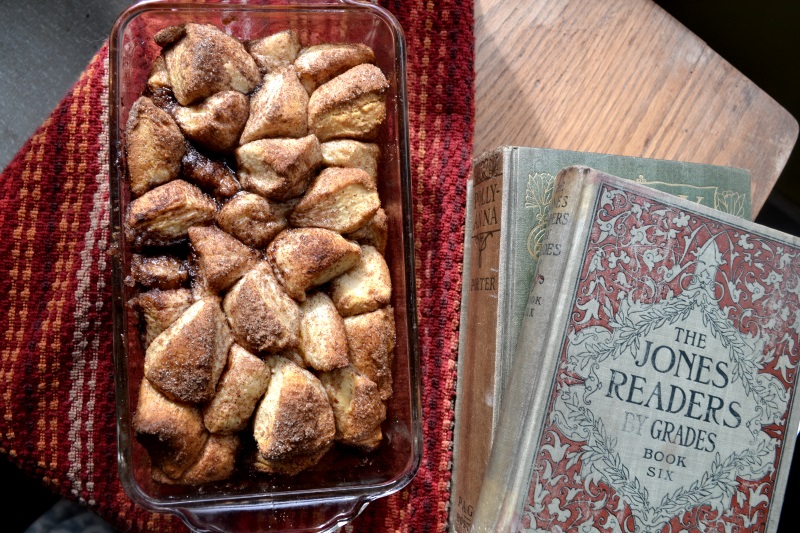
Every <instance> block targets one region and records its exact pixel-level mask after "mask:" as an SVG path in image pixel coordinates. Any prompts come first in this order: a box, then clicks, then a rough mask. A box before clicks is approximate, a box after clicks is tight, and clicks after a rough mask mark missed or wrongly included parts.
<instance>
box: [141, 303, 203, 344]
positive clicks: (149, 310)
mask: <svg viewBox="0 0 800 533" xmlns="http://www.w3.org/2000/svg"><path fill="white" fill-rule="evenodd" d="M133 302H134V303H135V305H136V308H137V309H138V311H139V316H140V317H141V319H142V320H143V321H144V339H143V343H144V348H145V349H147V347H148V346H150V344H151V343H152V342H153V341H154V340H155V338H156V337H158V336H159V335H160V334H161V332H162V331H164V330H165V329H167V328H168V327H169V326H170V325H171V324H172V323H173V322H175V321H176V320H178V318H180V316H181V315H182V314H183V313H184V312H185V311H186V310H187V309H189V307H191V305H192V303H194V300H193V299H192V293H191V291H190V290H189V289H174V290H163V291H162V290H160V289H153V290H151V291H147V292H143V293H141V294H140V295H139V296H137V297H136V298H135V299H134V300H133Z"/></svg>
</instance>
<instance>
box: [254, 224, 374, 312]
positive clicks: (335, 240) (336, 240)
mask: <svg viewBox="0 0 800 533" xmlns="http://www.w3.org/2000/svg"><path fill="white" fill-rule="evenodd" d="M360 255H361V249H360V248H359V246H358V245H357V244H355V243H353V242H350V241H348V240H346V239H345V238H344V237H342V236H341V235H339V234H338V233H335V232H333V231H330V230H327V229H322V228H291V229H287V230H284V231H282V232H281V233H279V234H278V236H277V237H275V239H274V240H273V241H272V242H271V243H270V245H269V246H268V247H267V260H268V261H269V262H270V264H271V265H272V267H273V270H274V272H275V276H276V277H277V278H278V280H279V281H280V283H281V285H282V286H283V288H284V289H285V290H286V292H287V293H288V294H289V296H291V297H292V298H294V299H295V300H297V301H300V302H302V301H303V300H305V298H306V295H305V292H306V290H308V289H310V288H312V287H316V286H318V285H321V284H323V283H325V282H327V281H329V280H331V279H333V278H335V277H337V276H339V275H340V274H342V273H343V272H347V271H348V270H350V269H351V268H353V266H355V265H356V264H357V263H358V260H359V257H360Z"/></svg>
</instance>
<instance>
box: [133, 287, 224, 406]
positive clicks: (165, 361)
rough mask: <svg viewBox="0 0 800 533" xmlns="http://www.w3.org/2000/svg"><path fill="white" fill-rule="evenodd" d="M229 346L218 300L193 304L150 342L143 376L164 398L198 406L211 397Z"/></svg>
mask: <svg viewBox="0 0 800 533" xmlns="http://www.w3.org/2000/svg"><path fill="white" fill-rule="evenodd" d="M231 344H232V339H231V334H230V329H229V328H228V324H227V322H226V321H225V316H224V315H223V314H222V310H221V309H220V306H219V299H218V298H205V299H203V300H200V301H198V302H196V303H194V304H193V305H192V306H191V307H189V309H187V310H186V311H185V312H184V313H183V314H182V315H181V316H180V318H178V320H176V321H175V322H173V323H172V324H171V325H170V326H169V327H168V328H167V329H166V330H164V331H163V332H162V333H161V334H160V335H159V336H158V337H156V338H155V340H153V342H152V344H150V346H149V347H148V348H147V352H146V353H145V358H144V375H145V377H146V378H147V379H148V380H150V383H151V384H152V385H153V386H154V387H156V388H157V389H158V390H159V391H160V392H161V393H163V394H164V395H166V396H167V397H169V398H171V399H173V400H176V401H183V402H193V403H202V402H207V401H208V400H210V399H211V398H213V397H214V391H215V390H216V386H217V381H218V380H219V377H220V375H221V374H222V370H223V368H224V367H225V361H226V360H227V356H228V349H229V348H230V346H231Z"/></svg>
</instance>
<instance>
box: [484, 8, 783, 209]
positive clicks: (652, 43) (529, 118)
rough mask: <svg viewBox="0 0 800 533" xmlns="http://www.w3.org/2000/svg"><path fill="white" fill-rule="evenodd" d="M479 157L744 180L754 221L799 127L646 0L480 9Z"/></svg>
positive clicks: (730, 67)
mask: <svg viewBox="0 0 800 533" xmlns="http://www.w3.org/2000/svg"><path fill="white" fill-rule="evenodd" d="M475 35H476V62H475V69H476V119H475V150H474V153H475V155H476V156H477V155H479V154H480V153H482V152H483V151H485V150H488V149H491V148H493V147H495V146H499V145H502V144H510V145H522V146H539V147H545V148H561V149H569V150H583V151H591V152H601V153H611V154H622V155H631V156H643V157H654V158H660V159H677V160H682V161H691V162H696V163H712V164H718V165H728V166H735V167H742V168H746V169H748V170H749V171H750V173H751V176H752V185H751V187H752V206H753V215H754V216H755V214H756V213H757V212H758V210H759V209H761V206H762V205H763V204H764V202H765V201H766V199H767V196H768V195H769V192H770V190H771V189H772V187H773V185H774V184H775V181H776V180H777V179H778V176H779V175H780V173H781V170H782V169H783V167H784V165H785V164H786V160H787V158H788V157H789V153H790V152H791V150H792V147H793V146H794V144H795V142H796V141H797V135H798V125H797V121H796V120H795V119H794V118H793V117H792V116H791V115H790V114H789V113H788V112H787V111H786V110H785V109H784V108H783V107H781V106H780V105H779V104H778V103H777V102H775V101H774V100H773V99H772V98H770V97H769V96H768V95H767V94H766V93H764V92H763V91H762V90H761V89H759V88H758V87H756V85H755V84H753V82H751V81H750V80H748V79H747V78H746V77H745V76H744V75H742V74H741V73H740V72H739V71H737V70H736V69H735V68H734V67H733V66H731V65H730V64H729V63H728V62H727V61H725V60H724V59H723V58H721V57H720V56H719V55H718V54H716V53H715V52H714V51H713V50H711V49H710V48H709V47H708V45H706V44H705V43H704V42H703V41H702V40H700V39H699V38H698V37H697V36H695V35H694V34H692V33H691V32H690V31H689V30H688V29H686V28H685V27H684V26H682V25H681V24H680V23H679V22H678V21H676V20H675V19H673V18H672V17H671V16H670V15H669V14H667V13H666V12H665V11H664V10H663V9H661V8H660V7H659V6H657V5H656V4H654V3H653V2H652V1H651V0H603V1H602V2H597V1H579V0H574V1H568V0H528V1H518V2H508V1H504V0H475Z"/></svg>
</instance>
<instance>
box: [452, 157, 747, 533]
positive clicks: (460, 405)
mask: <svg viewBox="0 0 800 533" xmlns="http://www.w3.org/2000/svg"><path fill="white" fill-rule="evenodd" d="M574 164H582V165H587V166H592V167H594V168H598V169H600V170H603V171H606V172H609V173H612V174H616V175H619V176H622V177H624V178H628V179H630V180H633V181H637V182H639V183H644V184H647V185H648V186H652V187H656V188H660V189H661V190H664V191H666V192H669V193H672V194H676V195H679V196H682V197H684V198H687V199H690V200H692V201H694V202H698V203H700V204H703V205H707V206H709V207H713V208H715V209H718V210H722V211H725V212H728V213H731V214H734V215H737V216H740V217H744V218H748V219H749V215H750V176H749V174H748V172H747V171H745V170H742V169H735V168H729V167H720V166H713V165H701V164H694V163H682V162H677V161H664V160H655V159H645V158H636V157H625V156H613V155H604V154H593V153H587V152H572V151H565V150H551V149H541V148H523V147H508V146H507V147H501V148H498V149H496V150H493V151H491V152H488V153H486V154H484V155H482V156H481V157H479V158H477V159H476V161H475V164H474V172H473V176H472V178H471V179H470V181H469V186H470V188H471V189H470V191H469V192H468V201H467V210H466V224H465V226H466V229H465V247H464V270H463V279H464V282H463V296H462V308H461V309H462V311H461V328H460V332H459V334H460V342H459V358H458V380H457V395H456V426H455V437H454V441H455V442H454V449H453V476H452V483H451V492H452V498H451V506H450V507H451V509H450V521H451V528H453V529H455V530H456V531H458V532H459V533H463V532H465V531H468V530H469V527H470V524H471V522H472V517H473V514H474V510H475V504H476V503H477V499H478V493H479V491H480V486H481V483H482V480H483V474H484V471H485V468H486V464H487V461H488V458H489V450H490V446H491V441H492V435H493V432H494V429H495V428H496V425H497V417H498V414H499V409H498V406H499V405H500V404H501V402H502V392H503V388H504V386H505V384H506V383H507V381H508V375H509V371H510V363H511V359H512V356H513V353H514V347H515V345H516V340H517V335H518V331H519V327H520V324H521V322H522V319H523V311H524V309H525V304H526V302H527V299H528V292H529V290H530V283H531V279H532V276H533V273H534V270H535V268H536V261H537V258H538V254H539V249H540V245H541V241H542V238H543V236H544V231H545V228H546V226H547V219H548V210H549V204H550V199H551V197H552V194H553V181H554V179H555V176H556V174H557V173H558V171H559V170H561V169H562V168H564V167H567V166H569V165H574Z"/></svg>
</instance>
